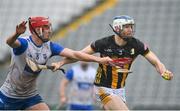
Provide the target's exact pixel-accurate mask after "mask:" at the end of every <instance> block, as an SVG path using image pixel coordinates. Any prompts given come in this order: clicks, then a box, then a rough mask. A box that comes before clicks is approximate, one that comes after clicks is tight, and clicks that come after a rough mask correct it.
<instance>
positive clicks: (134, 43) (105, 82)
mask: <svg viewBox="0 0 180 111" xmlns="http://www.w3.org/2000/svg"><path fill="white" fill-rule="evenodd" d="M115 39H116V37H115V36H114V35H112V36H108V37H105V38H102V39H100V40H97V41H95V42H93V43H92V44H91V48H92V49H93V51H94V52H99V53H100V56H101V57H106V56H109V57H110V58H112V59H117V58H131V59H132V60H134V59H135V58H136V57H137V56H138V55H139V54H141V55H143V56H145V55H146V54H148V53H149V49H148V47H147V46H146V45H144V44H143V43H142V42H141V41H139V40H138V39H136V38H132V39H131V40H129V41H128V42H127V43H126V44H124V45H118V44H117V43H116V42H115ZM132 62H133V61H132ZM132 62H130V63H129V64H125V65H124V66H122V67H123V68H124V69H130V67H131V64H132ZM116 70H117V68H116V67H115V66H110V65H103V64H99V67H98V70H97V75H96V79H95V85H96V86H103V87H108V88H113V89H118V88H123V87H124V86H125V79H126V77H127V75H128V74H127V73H120V72H118V71H116Z"/></svg>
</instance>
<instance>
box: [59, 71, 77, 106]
mask: <svg viewBox="0 0 180 111" xmlns="http://www.w3.org/2000/svg"><path fill="white" fill-rule="evenodd" d="M73 76H74V72H73V70H72V69H70V70H68V71H67V72H66V75H65V77H64V78H63V79H62V81H61V82H60V88H59V95H60V102H61V104H65V103H66V101H67V98H66V87H67V85H68V84H69V83H70V82H71V81H72V80H73Z"/></svg>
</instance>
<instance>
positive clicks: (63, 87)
mask: <svg viewBox="0 0 180 111" xmlns="http://www.w3.org/2000/svg"><path fill="white" fill-rule="evenodd" d="M66 86H67V83H66V82H65V80H64V79H63V80H62V82H61V84H60V91H59V92H60V97H65V96H66V94H65V92H66Z"/></svg>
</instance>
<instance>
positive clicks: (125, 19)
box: [109, 15, 135, 41]
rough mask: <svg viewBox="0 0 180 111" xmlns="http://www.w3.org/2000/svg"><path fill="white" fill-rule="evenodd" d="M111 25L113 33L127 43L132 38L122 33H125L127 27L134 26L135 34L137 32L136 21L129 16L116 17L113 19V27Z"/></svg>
mask: <svg viewBox="0 0 180 111" xmlns="http://www.w3.org/2000/svg"><path fill="white" fill-rule="evenodd" d="M109 25H110V27H111V28H112V30H113V32H114V33H115V34H117V35H118V36H119V37H121V38H122V39H123V40H125V41H128V40H129V39H130V37H128V36H124V35H122V31H123V29H124V26H125V25H132V30H133V34H134V32H135V28H134V26H135V23H134V20H133V18H131V17H129V16H127V15H122V16H116V17H115V18H114V19H113V25H111V24H109Z"/></svg>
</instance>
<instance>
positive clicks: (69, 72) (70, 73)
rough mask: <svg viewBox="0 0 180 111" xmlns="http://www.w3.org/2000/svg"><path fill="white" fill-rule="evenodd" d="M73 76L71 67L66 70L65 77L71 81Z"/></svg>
mask: <svg viewBox="0 0 180 111" xmlns="http://www.w3.org/2000/svg"><path fill="white" fill-rule="evenodd" d="M73 76H74V73H73V70H72V69H69V70H68V71H67V72H66V79H68V80H69V81H71V80H72V79H73Z"/></svg>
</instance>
